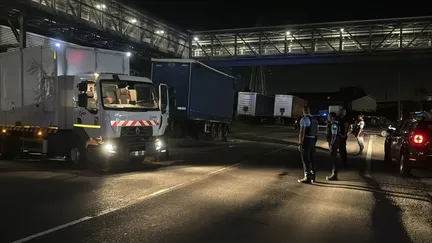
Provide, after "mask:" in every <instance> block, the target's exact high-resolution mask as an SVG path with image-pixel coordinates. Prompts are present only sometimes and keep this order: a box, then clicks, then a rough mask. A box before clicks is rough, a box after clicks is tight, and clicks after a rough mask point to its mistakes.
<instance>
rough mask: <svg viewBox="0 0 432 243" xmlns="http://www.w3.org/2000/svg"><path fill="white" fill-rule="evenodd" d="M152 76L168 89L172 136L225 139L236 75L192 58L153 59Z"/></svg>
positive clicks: (153, 79) (232, 102)
mask: <svg viewBox="0 0 432 243" xmlns="http://www.w3.org/2000/svg"><path fill="white" fill-rule="evenodd" d="M151 73H152V74H151V79H152V81H153V82H154V83H155V84H166V85H168V87H169V91H170V121H169V131H170V134H171V136H172V137H176V138H178V137H186V136H191V137H195V138H201V136H200V135H207V137H210V138H211V139H221V140H226V139H227V136H228V132H229V125H230V123H231V121H232V118H233V104H234V93H235V82H236V78H235V77H233V76H230V75H228V74H226V73H223V72H221V71H218V70H216V69H214V68H212V67H210V66H207V65H205V64H203V63H201V62H198V61H196V60H192V59H152V71H151Z"/></svg>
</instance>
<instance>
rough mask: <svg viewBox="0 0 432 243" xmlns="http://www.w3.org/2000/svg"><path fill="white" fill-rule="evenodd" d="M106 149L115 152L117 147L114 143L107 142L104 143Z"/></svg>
mask: <svg viewBox="0 0 432 243" xmlns="http://www.w3.org/2000/svg"><path fill="white" fill-rule="evenodd" d="M104 149H105V151H107V152H108V153H112V154H113V153H115V147H114V145H112V144H110V143H107V144H105V145H104Z"/></svg>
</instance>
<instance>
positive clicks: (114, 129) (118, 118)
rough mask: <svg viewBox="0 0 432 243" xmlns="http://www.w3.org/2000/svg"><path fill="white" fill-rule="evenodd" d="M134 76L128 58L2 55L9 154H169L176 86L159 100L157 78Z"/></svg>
mask: <svg viewBox="0 0 432 243" xmlns="http://www.w3.org/2000/svg"><path fill="white" fill-rule="evenodd" d="M128 75H129V58H128V56H127V55H126V53H122V52H115V51H109V50H100V49H94V48H86V47H70V46H61V47H58V48H51V47H35V48H26V49H23V50H21V51H17V52H8V53H3V54H0V108H1V111H0V127H1V136H0V153H1V155H2V156H3V157H6V158H10V157H14V156H16V155H17V154H19V152H36V153H41V154H43V155H45V156H64V157H66V158H68V159H69V160H70V161H71V162H74V163H79V164H82V163H84V162H87V161H89V158H90V157H92V158H100V157H101V156H102V158H103V161H121V162H123V161H125V160H126V161H130V160H136V161H142V156H144V155H149V154H151V153H154V154H156V155H159V153H162V152H163V153H164V156H165V155H167V150H166V149H165V148H164V147H162V144H163V143H162V140H161V139H162V138H161V136H162V135H163V134H164V131H165V128H166V125H167V119H168V116H169V103H168V102H169V94H168V87H167V86H166V85H164V84H160V85H159V97H163V98H161V99H159V100H157V99H156V97H157V95H156V94H155V88H154V85H153V83H152V81H151V80H150V79H147V78H143V77H133V76H128ZM161 94H163V95H161ZM94 151H97V152H94ZM95 156H96V157H95ZM103 164H104V165H106V167H107V168H106V169H109V168H114V167H116V166H114V164H113V163H111V164H110V163H103Z"/></svg>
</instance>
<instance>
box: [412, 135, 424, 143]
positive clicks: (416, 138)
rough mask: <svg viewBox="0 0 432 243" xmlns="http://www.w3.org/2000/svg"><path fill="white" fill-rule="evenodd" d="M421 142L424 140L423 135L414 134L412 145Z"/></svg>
mask: <svg viewBox="0 0 432 243" xmlns="http://www.w3.org/2000/svg"><path fill="white" fill-rule="evenodd" d="M423 140H424V138H423V135H419V134H416V135H414V136H413V142H414V143H417V144H420V143H423Z"/></svg>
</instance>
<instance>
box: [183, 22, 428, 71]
mask: <svg viewBox="0 0 432 243" xmlns="http://www.w3.org/2000/svg"><path fill="white" fill-rule="evenodd" d="M190 34H191V39H190V45H191V48H190V53H189V54H190V55H191V56H192V57H193V58H195V59H198V60H201V61H203V62H206V63H207V64H210V65H213V66H248V65H252V66H255V65H287V64H305V63H332V62H350V61H362V60H366V61H374V60H399V59H417V58H431V57H432V16H430V17H414V18H399V19H378V20H366V21H352V22H333V23H321V24H303V25H287V26H274V27H257V28H246V29H228V30H213V31H200V32H192V33H190Z"/></svg>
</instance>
